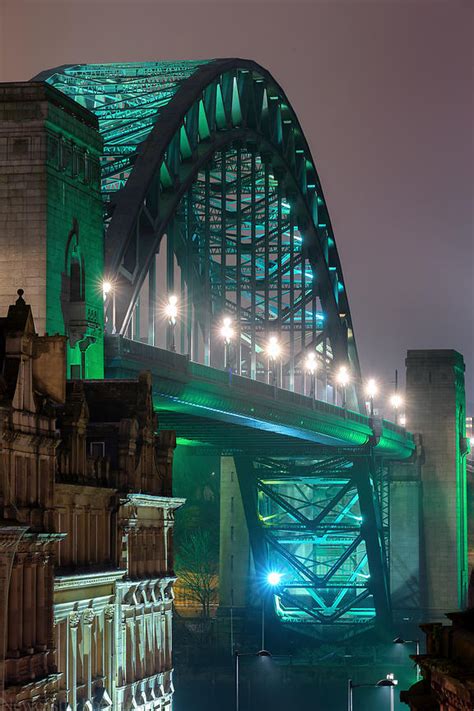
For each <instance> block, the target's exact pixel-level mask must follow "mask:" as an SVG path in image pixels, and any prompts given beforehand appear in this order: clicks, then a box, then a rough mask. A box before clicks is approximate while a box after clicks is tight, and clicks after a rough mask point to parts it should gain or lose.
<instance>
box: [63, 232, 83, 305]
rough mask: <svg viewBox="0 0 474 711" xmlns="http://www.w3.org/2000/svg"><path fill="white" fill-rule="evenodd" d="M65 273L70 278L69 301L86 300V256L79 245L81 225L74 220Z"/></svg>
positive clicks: (66, 256) (67, 247)
mask: <svg viewBox="0 0 474 711" xmlns="http://www.w3.org/2000/svg"><path fill="white" fill-rule="evenodd" d="M65 273H66V275H67V277H68V280H69V301H84V300H85V283H86V280H85V270H84V258H83V256H82V254H81V248H80V245H79V225H78V223H77V220H76V219H74V220H73V225H72V229H71V231H70V232H69V235H68V240H67V244H66V254H65Z"/></svg>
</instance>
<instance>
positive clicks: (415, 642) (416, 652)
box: [393, 637, 421, 681]
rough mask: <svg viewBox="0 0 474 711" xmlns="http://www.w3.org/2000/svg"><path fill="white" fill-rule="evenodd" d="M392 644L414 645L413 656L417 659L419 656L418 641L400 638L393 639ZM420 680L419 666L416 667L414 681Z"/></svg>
mask: <svg viewBox="0 0 474 711" xmlns="http://www.w3.org/2000/svg"><path fill="white" fill-rule="evenodd" d="M393 643H394V644H414V645H415V654H416V656H417V657H418V656H419V654H420V640H419V639H403V638H402V637H395V639H394V640H393ZM420 678H421V675H420V665H419V664H417V665H416V680H417V681H419V680H420Z"/></svg>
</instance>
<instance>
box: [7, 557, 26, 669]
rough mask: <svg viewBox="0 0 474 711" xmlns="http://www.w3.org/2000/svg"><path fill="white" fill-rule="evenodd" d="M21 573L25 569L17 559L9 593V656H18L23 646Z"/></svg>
mask: <svg viewBox="0 0 474 711" xmlns="http://www.w3.org/2000/svg"><path fill="white" fill-rule="evenodd" d="M20 575H23V571H22V569H21V567H20V565H19V563H18V561H15V562H14V564H13V567H12V571H11V576H10V592H9V595H8V652H7V655H8V656H9V657H18V656H19V654H20V647H21V636H22V632H21V619H22V618H21V612H20V608H21V596H20V582H19V578H20Z"/></svg>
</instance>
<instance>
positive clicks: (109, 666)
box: [103, 605, 115, 700]
mask: <svg viewBox="0 0 474 711" xmlns="http://www.w3.org/2000/svg"><path fill="white" fill-rule="evenodd" d="M114 647H115V641H114V606H113V605H107V607H106V608H105V610H104V640H103V649H104V663H103V668H104V677H105V679H104V686H105V688H106V689H107V690H108V691H109V694H110V696H111V698H112V700H113V699H114V694H113V687H114V684H113V680H114V676H115V670H114V666H113V659H114V657H113V655H114V652H115V649H114Z"/></svg>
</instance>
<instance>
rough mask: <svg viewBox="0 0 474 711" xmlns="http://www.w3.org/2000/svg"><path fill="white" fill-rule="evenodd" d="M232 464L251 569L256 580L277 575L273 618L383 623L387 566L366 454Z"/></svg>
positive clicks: (372, 473)
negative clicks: (246, 525)
mask: <svg viewBox="0 0 474 711" xmlns="http://www.w3.org/2000/svg"><path fill="white" fill-rule="evenodd" d="M237 469H238V473H239V480H240V483H241V490H242V493H243V495H244V505H245V509H246V514H247V517H248V520H249V523H250V522H251V521H253V522H254V525H253V527H252V524H250V530H251V534H252V538H251V540H252V545H253V554H254V560H255V564H256V568H257V573H258V574H259V575H260V576H261V578H262V579H263V580H264V578H265V574H266V572H268V571H269V570H277V571H279V572H280V573H282V579H281V584H280V586H279V588H278V590H277V592H276V595H275V609H276V612H277V614H278V615H279V617H280V618H282V619H283V620H285V621H291V622H306V621H308V620H313V621H316V622H318V623H320V624H322V625H334V624H337V625H352V624H355V623H357V624H360V623H375V620H376V619H377V623H378V624H379V625H380V626H381V628H382V629H383V628H385V629H386V628H387V626H388V624H389V619H390V600H389V591H388V585H387V577H388V576H387V570H388V564H387V558H386V548H385V543H384V538H385V527H384V522H383V521H382V517H381V516H380V501H379V495H378V487H377V484H376V480H375V467H374V459H373V457H371V455H369V456H366V457H359V458H356V459H354V458H353V457H351V456H350V454H349V453H348V456H344V455H342V456H341V455H340V454H339V455H337V456H323V457H321V458H317V459H309V458H306V459H301V458H300V459H298V460H294V461H289V460H287V459H283V458H259V459H256V460H254V461H251V460H248V459H245V458H238V459H237ZM379 473H380V472H379ZM379 484H380V481H379ZM254 492H256V495H255V493H254Z"/></svg>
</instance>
